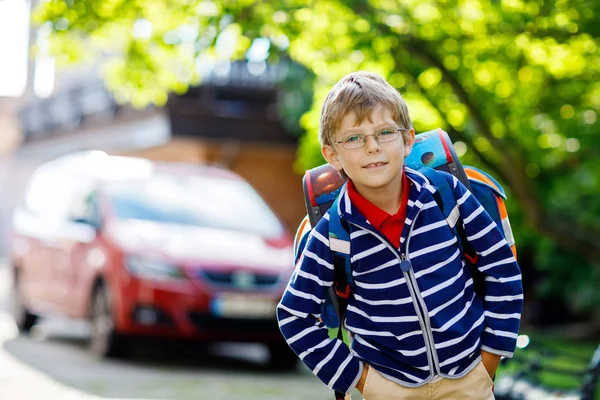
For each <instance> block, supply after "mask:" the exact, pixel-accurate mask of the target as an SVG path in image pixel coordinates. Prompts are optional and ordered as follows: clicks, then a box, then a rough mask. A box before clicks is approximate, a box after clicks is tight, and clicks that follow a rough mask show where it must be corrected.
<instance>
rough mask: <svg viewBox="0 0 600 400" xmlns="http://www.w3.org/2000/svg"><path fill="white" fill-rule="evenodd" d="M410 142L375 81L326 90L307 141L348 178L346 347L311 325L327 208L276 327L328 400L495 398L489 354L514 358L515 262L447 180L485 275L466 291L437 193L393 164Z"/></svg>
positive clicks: (320, 288) (468, 282)
mask: <svg viewBox="0 0 600 400" xmlns="http://www.w3.org/2000/svg"><path fill="white" fill-rule="evenodd" d="M414 137H415V132H414V129H413V128H412V124H411V120H410V117H409V114H408V108H407V106H406V104H405V102H404V100H403V99H402V97H401V96H400V94H399V93H398V92H397V91H396V90H395V89H394V88H393V87H391V86H390V85H389V84H388V83H387V82H386V81H385V80H384V79H383V78H382V77H380V76H379V75H376V74H373V73H368V72H356V73H352V74H349V75H347V76H346V77H344V78H343V79H341V80H340V81H339V82H338V83H337V84H336V85H335V86H334V87H333V88H332V89H331V91H330V92H329V94H328V95H327V97H326V99H325V102H324V104H323V107H322V110H321V120H320V127H319V140H320V142H321V145H322V153H323V156H324V157H325V159H326V160H327V162H328V163H329V164H331V165H332V166H333V167H335V168H336V169H337V170H338V171H339V172H340V174H341V175H342V176H344V177H348V178H349V179H348V184H347V185H346V189H345V190H343V191H342V192H341V193H340V202H339V215H340V218H341V220H342V221H346V222H347V226H348V227H349V230H350V252H351V253H350V256H351V266H352V268H351V270H352V278H353V280H354V286H353V291H352V293H351V295H350V298H349V302H348V307H347V313H346V320H345V327H346V329H347V330H348V331H349V332H350V333H351V337H352V340H351V346H350V347H351V348H348V347H347V346H346V345H345V344H344V343H343V342H341V341H340V340H338V339H330V338H329V336H328V331H327V328H326V327H325V326H324V324H323V323H322V322H320V320H319V317H320V312H321V304H322V303H323V302H324V300H325V297H326V295H327V291H328V289H329V287H330V286H331V285H332V284H333V281H334V270H333V261H332V253H331V250H330V247H329V237H328V236H329V225H328V223H329V213H327V214H326V215H325V216H324V217H323V218H322V219H321V221H320V222H319V223H318V224H317V226H316V227H315V228H314V229H313V231H312V232H311V234H310V237H309V239H308V242H307V245H306V248H305V250H304V251H303V253H302V255H301V257H300V259H299V261H298V264H297V267H296V271H295V273H294V275H293V276H292V278H291V280H290V283H289V285H288V287H287V289H286V292H285V293H284V295H283V298H282V300H281V302H280V304H279V305H278V307H277V317H278V321H279V326H280V329H281V332H282V333H283V335H284V337H285V338H286V340H287V343H288V344H289V345H290V347H291V348H292V349H293V350H294V351H295V352H296V354H298V356H299V357H300V359H302V361H304V363H305V364H306V365H307V366H308V367H309V368H310V369H311V370H312V372H313V373H314V374H315V375H316V376H317V377H318V378H319V379H321V380H322V381H323V382H324V383H325V384H327V386H329V387H331V388H333V389H334V390H336V391H338V392H342V393H350V392H351V391H352V390H353V389H354V388H355V387H356V388H357V389H358V390H359V391H360V392H361V393H362V394H363V396H364V398H365V399H366V400H377V399H386V400H389V399H403V400H406V399H432V400H434V399H457V400H459V399H460V400H465V399H477V400H484V399H493V398H494V395H493V392H492V387H493V383H492V378H491V377H493V376H494V374H495V371H496V368H497V366H498V363H499V361H500V357H501V356H505V357H511V356H512V354H513V351H514V349H515V345H516V338H517V333H518V330H519V322H520V315H521V309H522V303H523V290H522V284H521V274H520V271H519V267H518V265H517V263H516V260H515V258H514V256H513V253H512V251H511V249H510V247H509V245H508V244H507V242H506V241H505V240H504V238H503V237H502V233H501V232H500V230H499V229H498V227H497V226H496V224H495V223H494V222H493V220H492V219H491V217H490V216H489V215H488V214H487V212H485V210H484V209H483V207H482V206H481V205H480V204H479V203H478V202H477V200H476V199H475V198H474V197H473V196H472V195H471V193H470V192H469V191H468V190H467V189H466V188H465V187H464V186H463V185H462V184H461V183H460V182H459V181H458V180H457V179H456V178H454V177H452V176H450V175H445V176H447V179H449V183H450V187H452V188H453V192H454V196H455V198H456V199H457V203H458V205H459V211H460V217H459V221H458V223H462V224H463V225H464V231H465V234H466V237H467V240H468V241H469V243H470V244H471V246H472V247H473V248H474V249H475V251H476V252H477V253H478V261H477V268H478V269H479V270H480V271H482V272H483V273H484V274H485V275H486V278H485V285H486V295H485V298H481V297H479V296H476V295H475V293H474V290H473V279H472V278H471V276H470V273H469V271H468V268H466V267H465V264H464V260H463V255H462V254H461V252H460V251H459V248H458V242H457V238H456V236H454V234H453V233H452V230H451V229H450V228H449V226H448V223H447V222H446V220H445V219H444V217H443V214H442V213H441V211H440V209H439V208H438V206H437V204H436V202H435V200H434V197H433V193H434V192H435V191H436V188H435V187H434V186H432V185H431V184H430V183H429V182H428V180H427V179H426V178H425V177H424V176H423V175H422V174H420V173H419V172H417V171H414V170H411V169H409V168H407V167H406V166H405V165H404V158H405V157H406V156H407V155H408V154H409V153H410V151H411V148H412V145H413V143H414ZM347 397H348V398H349V396H347Z"/></svg>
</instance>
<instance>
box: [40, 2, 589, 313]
mask: <svg viewBox="0 0 600 400" xmlns="http://www.w3.org/2000/svg"><path fill="white" fill-rule="evenodd" d="M599 12H600V5H598V3H597V2H594V1H564V0H563V1H543V0H532V1H524V0H440V1H427V0H419V1H417V0H405V1H390V0H352V1H339V0H337V1H334V0H312V1H303V0H289V1H262V2H256V1H253V0H239V1H238V0H235V1H234V0H222V1H210V0H179V1H174V0H149V1H142V0H111V1H107V0H86V1H81V0H80V1H77V0H55V1H49V2H45V3H41V4H40V6H39V7H38V8H37V10H36V18H37V20H38V21H39V22H40V23H46V24H48V26H49V27H50V28H51V29H52V32H53V33H52V37H51V39H52V41H51V43H52V46H53V49H54V52H55V54H57V55H58V56H60V57H61V58H62V59H64V60H66V61H73V60H78V59H82V58H83V59H87V58H89V57H98V55H101V56H102V57H101V60H102V62H103V63H104V65H105V70H104V71H105V76H106V79H107V82H108V85H109V87H111V88H112V89H113V90H114V92H115V95H116V96H117V98H118V99H120V100H121V101H129V102H132V103H134V104H137V105H144V104H145V103H147V102H154V103H157V104H163V103H164V102H165V101H166V100H167V93H168V92H182V91H184V90H186V88H187V87H188V86H189V85H191V84H197V83H199V82H200V81H201V79H202V76H201V70H202V68H199V65H201V64H202V62H205V61H207V60H213V61H214V60H222V59H236V58H242V57H244V55H245V54H246V51H247V50H248V49H249V48H250V47H251V45H252V44H253V43H256V42H255V40H256V39H265V38H266V39H269V41H270V43H271V47H270V50H269V57H270V60H272V61H275V60H278V59H279V58H281V57H287V56H289V57H291V58H292V59H293V60H294V61H296V62H298V63H300V64H302V65H304V66H306V67H307V68H308V69H309V70H311V71H313V72H314V74H315V79H314V85H313V93H314V96H313V100H314V101H313V107H312V109H311V110H310V111H309V112H307V113H306V114H305V115H304V116H303V117H302V118H301V124H302V126H303V127H304V128H305V129H306V131H307V135H305V136H304V137H303V140H302V143H301V147H300V153H299V154H300V156H299V160H298V166H299V169H304V168H306V167H311V166H313V165H315V164H320V163H322V162H323V160H322V158H321V156H320V152H319V146H318V143H317V140H316V134H315V131H316V129H317V124H318V115H319V106H320V104H321V102H322V100H323V98H324V96H325V94H326V92H327V90H328V88H329V87H331V85H332V84H333V83H334V82H335V81H336V80H337V79H339V78H340V77H341V76H343V75H344V74H346V73H348V72H351V71H354V70H359V69H368V70H373V71H376V72H379V73H381V74H382V75H383V76H385V77H386V78H387V79H388V80H389V81H390V83H391V84H392V85H394V86H395V87H397V88H398V89H399V90H400V92H401V93H402V94H403V95H404V97H405V98H406V99H407V102H408V104H409V108H410V110H411V115H412V118H413V121H414V125H415V128H416V129H417V131H424V130H428V129H432V128H436V127H442V128H443V129H445V130H447V131H448V132H449V133H450V135H451V137H452V138H453V139H454V140H455V141H459V142H461V145H459V147H461V146H462V148H463V149H464V150H465V154H464V155H463V160H464V161H465V162H466V163H469V164H475V165H480V166H482V168H484V169H486V170H488V171H489V172H491V173H492V174H493V175H494V176H495V177H497V178H498V179H499V180H500V181H502V182H503V183H504V184H505V185H507V187H508V188H509V193H510V196H511V202H510V204H511V210H510V212H511V216H512V218H511V221H512V222H513V225H514V228H515V231H516V235H517V239H518V240H519V242H520V243H521V245H523V246H524V247H526V248H527V249H533V250H534V253H535V254H536V256H535V262H536V265H538V266H539V268H540V269H541V270H542V271H543V270H546V271H548V273H549V274H550V275H552V276H556V277H558V276H560V280H558V279H555V280H554V281H553V282H554V286H553V285H550V286H549V287H550V289H549V290H554V289H560V290H563V291H566V292H570V293H572V294H573V295H574V296H575V297H576V299H575V300H576V302H578V304H579V303H580V304H581V305H585V304H588V305H589V304H593V302H594V301H598V300H599V299H600V294H598V293H597V291H596V290H595V288H594V284H595V283H597V282H598V273H597V271H598V270H597V269H593V268H592V267H591V266H592V264H596V265H600V201H598V199H597V196H598V194H599V193H600V190H599V188H600V186H599V184H600V157H598V155H599V150H600V145H599V144H598V139H599V135H598V123H597V113H598V112H599V110H600V83H598V81H599V79H598V78H599V73H600V52H599V51H598V45H599V44H600V43H598V39H597V37H598V33H599V30H600V27H599V25H598V24H597V20H598V16H599ZM300 85H301V83H300V82H299V83H298V87H301V86H300ZM574 254H576V257H575V255H574ZM555 268H558V269H560V270H561V271H567V272H568V271H569V270H570V269H572V268H576V269H577V273H576V274H568V273H567V274H560V273H555V271H554V269H555ZM592 275H593V277H595V278H594V279H591V278H592ZM564 276H567V278H565V279H566V280H565V279H563V278H564ZM574 288H577V290H574Z"/></svg>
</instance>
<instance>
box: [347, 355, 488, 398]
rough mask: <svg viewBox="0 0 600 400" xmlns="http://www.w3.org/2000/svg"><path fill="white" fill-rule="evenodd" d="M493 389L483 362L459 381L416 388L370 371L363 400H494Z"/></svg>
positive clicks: (348, 396) (443, 380) (453, 380)
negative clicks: (399, 383)
mask: <svg viewBox="0 0 600 400" xmlns="http://www.w3.org/2000/svg"><path fill="white" fill-rule="evenodd" d="M492 388H493V382H492V379H491V378H490V376H489V374H488V372H487V370H486V369H485V367H484V365H483V363H481V362H480V363H479V364H478V365H477V366H476V367H475V368H474V369H473V370H472V371H471V372H469V373H468V374H467V375H465V376H463V377H462V378H460V379H446V378H445V379H442V380H440V381H438V382H435V383H428V384H426V385H423V386H420V387H416V388H409V387H404V386H400V385H398V384H397V383H394V382H391V381H389V380H387V379H385V378H384V377H382V376H381V375H380V374H379V373H378V372H377V371H376V370H375V369H374V368H369V371H368V373H367V379H366V381H365V386H364V389H363V397H364V400H494V393H493V392H492ZM346 399H350V395H347V396H346Z"/></svg>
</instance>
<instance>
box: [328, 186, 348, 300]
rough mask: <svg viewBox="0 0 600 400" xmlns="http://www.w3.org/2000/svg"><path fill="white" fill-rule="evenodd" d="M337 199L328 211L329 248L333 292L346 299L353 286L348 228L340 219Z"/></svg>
mask: <svg viewBox="0 0 600 400" xmlns="http://www.w3.org/2000/svg"><path fill="white" fill-rule="evenodd" d="M339 199H340V197H338V198H337V199H335V201H334V202H333V204H332V205H331V208H330V209H329V248H330V249H331V252H332V254H333V267H334V277H335V290H336V292H337V294H338V295H339V296H340V297H345V298H347V297H348V295H349V294H350V288H351V286H352V285H353V284H354V281H353V280H352V271H351V269H350V227H349V226H348V223H347V222H345V221H342V219H341V218H340V213H339Z"/></svg>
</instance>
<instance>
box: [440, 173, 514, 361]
mask: <svg viewBox="0 0 600 400" xmlns="http://www.w3.org/2000/svg"><path fill="white" fill-rule="evenodd" d="M451 185H452V186H453V191H454V196H455V198H456V200H457V203H458V207H459V211H460V220H459V222H458V223H461V221H462V224H463V226H464V231H465V236H466V240H467V241H468V242H469V244H470V245H471V246H472V247H473V249H474V250H475V251H476V253H477V255H478V260H477V264H476V267H477V269H479V271H481V272H482V273H483V274H484V275H485V299H484V317H485V325H486V327H485V330H484V332H483V335H482V337H481V349H482V350H485V351H487V352H489V353H493V354H497V355H500V356H504V357H509V358H510V357H512V355H513V353H514V351H515V347H516V343H517V335H518V333H519V325H520V322H521V311H522V309H523V284H522V280H521V271H520V269H519V265H518V264H517V260H516V259H515V257H514V255H513V252H512V250H511V248H510V246H509V244H508V243H507V241H506V240H505V239H504V236H503V234H502V232H501V230H500V229H499V228H498V226H497V225H496V223H495V222H494V220H493V219H492V218H491V217H490V215H489V214H488V213H487V211H485V209H484V208H483V206H482V205H481V204H480V203H479V202H478V201H477V199H476V198H475V196H473V194H472V193H471V192H470V191H469V190H468V189H467V188H466V187H465V186H464V185H463V184H462V183H461V182H460V181H459V180H458V179H456V178H455V177H452V183H451Z"/></svg>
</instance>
